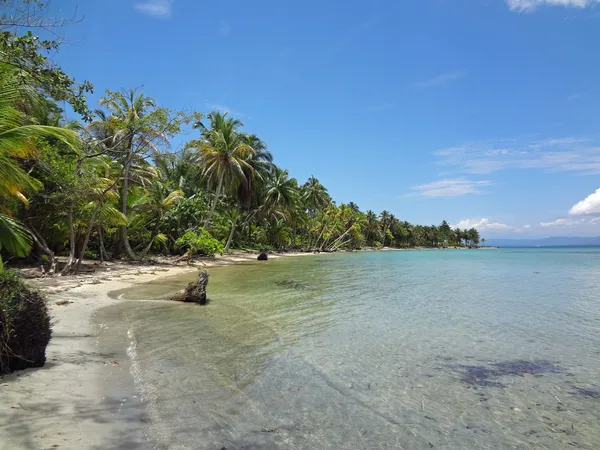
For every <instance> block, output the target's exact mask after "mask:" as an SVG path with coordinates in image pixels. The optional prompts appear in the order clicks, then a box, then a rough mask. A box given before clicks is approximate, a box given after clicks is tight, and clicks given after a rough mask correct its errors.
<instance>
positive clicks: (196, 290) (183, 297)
mask: <svg viewBox="0 0 600 450" xmlns="http://www.w3.org/2000/svg"><path fill="white" fill-rule="evenodd" d="M208 277H209V273H208V270H202V271H200V273H199V274H198V280H196V281H193V282H192V283H190V284H188V285H187V287H186V288H185V289H183V290H181V291H179V292H178V293H177V294H175V295H174V296H173V297H172V298H171V299H172V300H175V301H177V302H186V303H199V304H200V305H206V285H208Z"/></svg>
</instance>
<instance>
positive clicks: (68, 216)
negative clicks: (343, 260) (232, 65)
mask: <svg viewBox="0 0 600 450" xmlns="http://www.w3.org/2000/svg"><path fill="white" fill-rule="evenodd" d="M20 75H21V74H20V73H19V69H18V68H15V67H12V66H9V65H0V251H1V252H2V253H1V254H2V255H3V256H4V257H7V256H8V257H12V256H17V257H27V256H29V257H30V258H32V259H34V258H35V259H38V260H41V261H42V267H43V270H45V271H47V272H48V273H55V272H56V271H57V266H56V255H57V254H63V253H64V254H65V255H68V259H67V262H66V264H65V265H64V267H62V268H61V272H62V273H63V274H70V273H75V272H77V271H78V270H79V268H80V265H81V262H82V261H83V259H84V258H85V257H88V256H91V257H98V258H100V259H101V260H104V259H106V258H115V257H121V256H126V257H127V258H129V259H132V260H140V259H143V258H144V257H146V256H147V255H148V253H149V252H161V253H178V252H180V251H181V250H180V249H178V248H177V245H176V242H177V239H178V238H179V237H181V235H183V234H184V233H188V232H190V231H192V232H197V233H201V234H203V235H206V236H211V237H212V238H214V239H217V240H219V241H221V242H222V244H223V246H224V249H225V250H229V249H232V248H248V249H249V248H252V249H284V248H295V249H305V250H311V251H313V250H320V251H335V250H339V249H358V248H362V247H382V246H395V247H412V246H429V247H439V246H448V245H473V246H477V245H478V244H479V234H478V232H477V230H475V229H471V230H452V229H451V227H450V226H449V225H448V224H447V223H446V222H445V221H444V222H442V224H441V225H440V226H420V225H412V224H410V223H408V222H405V221H400V220H398V219H397V218H395V217H394V215H393V214H390V213H389V212H387V211H383V212H382V213H381V214H379V215H377V214H375V213H374V212H373V211H366V212H362V211H361V210H360V209H359V208H358V206H357V205H356V204H354V203H352V202H351V203H349V204H341V205H337V204H336V203H335V202H334V201H333V200H332V198H331V197H330V195H329V194H328V192H327V189H326V188H325V187H324V186H323V185H322V184H321V183H320V182H319V180H317V179H316V178H314V177H310V178H309V179H308V180H307V181H306V182H305V183H303V184H300V183H298V181H297V180H296V179H295V178H291V177H290V175H289V172H288V171H287V170H284V169H281V168H279V167H277V166H276V165H275V164H274V162H273V155H272V154H271V153H270V152H269V151H268V150H267V146H266V145H265V143H264V142H263V141H261V139H260V138H259V137H257V136H256V135H254V134H248V133H245V132H244V131H243V124H242V123H241V122H240V121H239V120H237V119H235V118H232V117H230V116H229V115H228V114H226V113H220V112H216V111H215V112H211V113H210V114H208V115H207V116H203V115H202V114H200V113H193V114H188V115H186V114H183V113H180V112H173V111H170V110H168V109H166V108H163V107H160V106H159V105H157V104H156V102H155V101H154V100H153V99H151V98H149V97H147V96H145V95H144V94H142V93H140V92H138V91H136V90H124V91H116V92H115V91H107V92H106V95H105V96H104V97H103V98H102V99H101V100H100V102H99V106H100V109H98V110H96V111H95V112H94V113H93V118H92V120H91V122H88V123H84V124H78V123H69V124H65V123H63V122H61V119H60V114H59V113H57V111H59V110H58V108H56V106H55V105H54V104H53V103H52V102H51V101H50V100H49V99H48V98H45V97H44V96H43V95H42V94H41V93H40V92H39V90H36V89H33V88H31V86H28V84H27V83H26V82H24V81H23V80H24V79H25V78H23V77H22V76H20ZM186 124H190V125H191V126H192V127H193V129H195V130H196V132H197V133H198V134H197V136H198V137H197V138H196V139H192V140H191V141H189V142H187V143H186V144H185V145H184V146H183V147H182V148H181V149H180V150H178V151H171V149H169V141H170V140H171V138H172V137H173V136H175V135H176V134H178V133H179V132H181V130H182V127H184V126H185V125H186Z"/></svg>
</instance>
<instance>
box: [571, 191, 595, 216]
mask: <svg viewBox="0 0 600 450" xmlns="http://www.w3.org/2000/svg"><path fill="white" fill-rule="evenodd" d="M569 215H570V216H592V215H594V216H596V215H600V189H597V190H596V192H594V193H593V194H590V195H588V196H587V197H586V198H585V199H583V200H581V201H580V202H577V203H576V204H574V205H573V207H572V208H571V209H570V210H569Z"/></svg>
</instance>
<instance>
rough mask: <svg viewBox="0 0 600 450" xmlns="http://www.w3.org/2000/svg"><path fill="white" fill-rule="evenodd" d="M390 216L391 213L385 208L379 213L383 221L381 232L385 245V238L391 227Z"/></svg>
mask: <svg viewBox="0 0 600 450" xmlns="http://www.w3.org/2000/svg"><path fill="white" fill-rule="evenodd" d="M390 218H391V214H390V213H389V212H388V211H385V210H383V211H382V212H381V214H380V215H379V220H380V222H381V232H382V235H383V243H382V244H383V246H384V247H385V238H386V237H387V234H386V233H387V230H389V229H390Z"/></svg>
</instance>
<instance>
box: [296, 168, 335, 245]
mask: <svg viewBox="0 0 600 450" xmlns="http://www.w3.org/2000/svg"><path fill="white" fill-rule="evenodd" d="M300 198H301V200H302V203H303V205H304V207H305V208H306V210H308V215H309V216H310V223H309V233H311V232H312V228H313V225H314V220H315V215H316V213H317V211H318V210H320V209H323V208H325V207H326V206H327V205H328V204H329V203H330V202H331V197H330V196H329V194H328V193H327V189H325V186H323V185H322V184H321V183H320V182H319V180H317V179H316V178H315V177H313V176H311V177H310V178H309V179H308V181H307V182H306V183H304V184H303V185H302V187H301V188H300ZM311 240H312V239H311V237H310V234H309V241H308V247H309V248H310V247H311Z"/></svg>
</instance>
